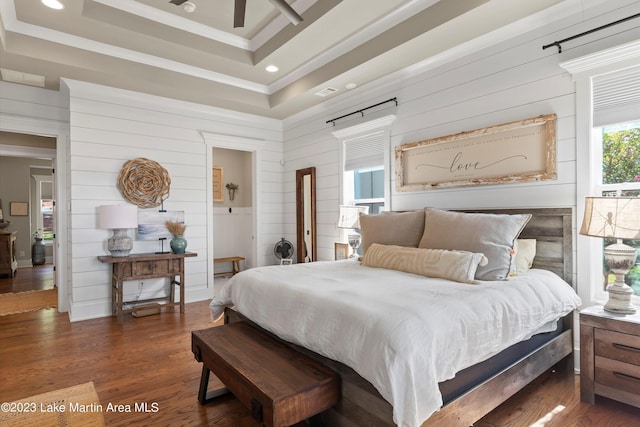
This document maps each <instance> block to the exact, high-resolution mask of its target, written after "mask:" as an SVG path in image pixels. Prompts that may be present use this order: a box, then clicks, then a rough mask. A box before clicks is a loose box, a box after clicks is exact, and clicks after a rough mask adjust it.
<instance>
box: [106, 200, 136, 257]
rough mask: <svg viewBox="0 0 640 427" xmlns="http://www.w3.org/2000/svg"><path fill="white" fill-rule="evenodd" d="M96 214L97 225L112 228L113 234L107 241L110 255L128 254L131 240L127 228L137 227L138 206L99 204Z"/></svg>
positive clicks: (131, 247)
mask: <svg viewBox="0 0 640 427" xmlns="http://www.w3.org/2000/svg"><path fill="white" fill-rule="evenodd" d="M98 214H99V217H100V218H99V222H98V224H99V227H100V228H109V229H112V230H113V236H111V238H110V239H109V240H108V241H107V249H109V252H111V256H114V257H126V256H129V252H131V249H133V240H132V239H131V237H129V235H128V234H127V229H129V228H136V227H138V208H137V207H136V206H133V205H113V206H100V207H99V208H98Z"/></svg>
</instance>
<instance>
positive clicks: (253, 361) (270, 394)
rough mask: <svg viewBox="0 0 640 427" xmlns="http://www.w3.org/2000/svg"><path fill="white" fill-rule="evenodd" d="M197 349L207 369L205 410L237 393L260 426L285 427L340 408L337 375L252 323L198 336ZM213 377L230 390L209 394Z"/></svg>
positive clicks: (202, 392)
mask: <svg viewBox="0 0 640 427" xmlns="http://www.w3.org/2000/svg"><path fill="white" fill-rule="evenodd" d="M191 349H192V351H193V354H194V355H195V358H196V360H197V361H198V362H202V363H203V366H202V376H201V378H200V390H199V392H198V400H199V401H200V403H201V404H205V403H207V402H209V401H211V400H214V399H215V398H216V397H218V396H220V395H223V394H225V393H227V392H231V393H233V394H234V395H235V396H236V397H237V398H238V400H240V401H241V402H242V403H243V404H244V405H245V406H246V407H247V408H249V409H250V410H251V414H252V415H253V417H254V418H255V419H256V420H257V421H259V422H261V423H263V424H264V425H266V426H268V427H271V426H276V427H280V426H291V425H294V424H296V423H298V422H300V421H303V420H306V419H308V418H309V417H311V416H313V415H315V414H318V413H320V412H322V411H324V410H326V409H328V408H330V407H331V406H333V405H335V404H336V403H337V402H338V397H339V389H340V387H339V377H338V374H337V373H336V372H334V371H332V370H331V369H329V368H327V367H326V366H324V365H322V364H320V363H318V362H316V361H315V360H313V359H311V358H309V357H308V356H305V355H303V354H301V353H299V352H297V351H295V350H294V349H292V348H291V347H289V346H287V345H284V344H283V343H281V342H279V341H277V340H275V339H274V338H273V337H270V336H268V335H266V334H264V333H262V332H260V331H258V330H257V329H256V328H254V327H252V326H250V325H248V324H246V323H243V322H238V323H234V324H229V325H224V326H217V327H213V328H209V329H203V330H200V331H193V332H192V333H191ZM210 372H213V374H214V375H215V376H217V377H218V378H219V379H220V381H222V383H223V384H224V385H225V386H226V387H225V388H224V389H219V390H213V391H208V390H207V389H208V386H209V373H210Z"/></svg>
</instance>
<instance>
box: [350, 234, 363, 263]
mask: <svg viewBox="0 0 640 427" xmlns="http://www.w3.org/2000/svg"><path fill="white" fill-rule="evenodd" d="M360 239H361V238H360V235H359V234H349V235H348V236H347V240H349V246H351V255H350V256H349V258H353V257H357V256H358V248H359V247H360Z"/></svg>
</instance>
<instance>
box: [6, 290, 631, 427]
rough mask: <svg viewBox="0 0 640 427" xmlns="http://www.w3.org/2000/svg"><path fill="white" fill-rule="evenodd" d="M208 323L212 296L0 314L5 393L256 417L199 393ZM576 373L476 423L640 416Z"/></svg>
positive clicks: (175, 414)
mask: <svg viewBox="0 0 640 427" xmlns="http://www.w3.org/2000/svg"><path fill="white" fill-rule="evenodd" d="M210 326H212V322H211V319H210V315H209V310H208V303H207V302H199V303H192V304H187V305H186V313H185V314H183V315H180V313H177V312H164V313H162V314H159V315H154V316H149V317H142V318H133V317H131V316H126V317H125V320H124V321H123V322H122V323H118V322H117V320H116V319H115V318H112V317H109V318H102V319H95V320H87V321H82V322H74V323H70V322H69V320H68V316H67V314H66V313H57V312H56V311H55V310H53V309H48V310H40V311H37V312H31V313H23V314H15V315H10V316H4V317H0V378H1V381H0V401H1V402H6V401H12V400H16V399H20V398H24V397H27V396H31V395H34V394H38V393H43V392H46V391H51V390H54V389H58V388H62V387H68V386H72V385H75V384H80V383H83V382H87V381H93V382H94V384H95V387H96V391H97V392H98V396H99V397H100V401H101V403H102V405H103V407H104V408H105V409H106V407H107V406H106V405H107V404H108V403H112V404H122V405H130V406H131V407H133V406H134V404H135V403H144V402H146V403H147V404H148V405H149V411H150V412H147V413H145V412H137V413H136V412H105V413H104V416H105V421H106V423H107V425H109V426H130V425H133V426H142V425H144V426H160V425H161V426H169V425H171V426H177V425H180V426H204V425H212V426H221V427H258V426H259V424H258V423H256V422H255V421H254V420H253V419H252V418H251V415H250V412H249V411H248V410H247V409H245V408H244V407H242V405H240V403H239V402H238V401H237V400H236V399H235V398H234V397H233V396H228V397H223V398H221V400H219V401H217V402H212V403H209V404H207V405H204V406H201V405H200V404H199V403H198V401H197V393H198V384H199V380H200V372H201V365H200V364H199V363H197V362H196V361H195V359H194V357H193V353H191V335H190V334H191V331H192V330H196V329H204V328H208V327H210ZM578 381H579V380H578V377H574V378H573V380H570V381H566V380H563V376H562V375H560V374H558V373H549V374H547V375H545V376H544V377H543V378H541V379H540V380H538V381H537V382H536V383H534V384H532V385H530V386H529V387H527V388H526V389H525V390H523V392H521V393H519V394H518V395H516V396H514V398H512V399H511V400H509V401H508V402H507V403H505V404H504V405H502V406H501V407H500V408H498V409H497V410H495V411H494V412H492V413H491V414H489V415H488V416H486V417H485V418H483V419H482V420H481V421H480V422H478V423H477V424H476V426H478V427H497V426H509V427H522V426H546V427H555V426H558V427H567V426H581V427H589V426H603V427H606V426H616V427H626V426H629V427H632V426H638V425H640V410H638V409H636V408H633V407H630V406H626V405H622V404H618V403H616V402H613V401H610V400H607V399H599V400H598V404H597V405H596V406H590V405H588V404H585V403H581V402H580V397H579V396H580V393H579V386H578V383H579V382H578ZM154 403H155V404H157V411H156V412H153V410H154V406H152V405H153V404H154ZM445 427H448V426H445Z"/></svg>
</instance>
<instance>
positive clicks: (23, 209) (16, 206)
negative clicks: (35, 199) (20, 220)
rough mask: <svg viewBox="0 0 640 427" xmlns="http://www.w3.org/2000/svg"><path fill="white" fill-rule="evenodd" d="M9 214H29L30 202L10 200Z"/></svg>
mask: <svg viewBox="0 0 640 427" xmlns="http://www.w3.org/2000/svg"><path fill="white" fill-rule="evenodd" d="M9 214H10V215H11V216H27V215H29V203H27V202H10V203H9Z"/></svg>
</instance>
